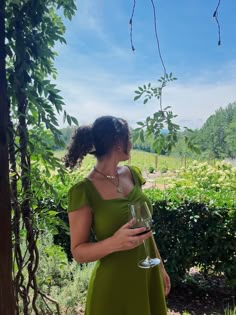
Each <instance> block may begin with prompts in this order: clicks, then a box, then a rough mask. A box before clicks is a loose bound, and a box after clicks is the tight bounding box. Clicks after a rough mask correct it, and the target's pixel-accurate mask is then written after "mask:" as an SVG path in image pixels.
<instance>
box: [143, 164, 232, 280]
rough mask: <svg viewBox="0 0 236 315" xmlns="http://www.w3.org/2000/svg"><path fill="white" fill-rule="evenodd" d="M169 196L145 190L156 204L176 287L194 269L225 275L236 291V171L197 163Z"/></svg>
mask: <svg viewBox="0 0 236 315" xmlns="http://www.w3.org/2000/svg"><path fill="white" fill-rule="evenodd" d="M171 183H172V186H171V187H169V188H168V189H167V190H165V191H160V190H156V189H151V190H145V193H146V194H147V195H148V196H149V197H150V198H151V200H152V201H153V204H154V218H155V221H156V235H155V237H156V239H157V244H158V246H159V247H160V251H161V254H162V256H163V258H164V260H166V264H167V269H168V270H169V273H170V274H171V275H172V278H173V281H174V282H176V283H177V282H178V281H179V279H181V278H183V277H184V275H185V273H186V272H187V271H188V270H189V268H190V267H193V266H201V267H202V268H203V269H204V270H205V271H208V272H209V271H212V272H215V273H219V272H223V273H224V274H225V276H226V277H227V279H228V280H229V282H230V284H231V285H232V286H235V285H236V268H235V266H236V261H235V257H236V252H235V249H236V233H235V226H236V200H235V195H236V168H233V167H232V165H231V164H229V163H225V162H217V163H216V164H215V165H214V166H212V165H208V164H207V163H197V162H194V163H193V164H192V165H191V166H190V167H188V168H186V169H185V168H182V169H181V170H180V171H177V177H176V178H175V179H172V180H171Z"/></svg>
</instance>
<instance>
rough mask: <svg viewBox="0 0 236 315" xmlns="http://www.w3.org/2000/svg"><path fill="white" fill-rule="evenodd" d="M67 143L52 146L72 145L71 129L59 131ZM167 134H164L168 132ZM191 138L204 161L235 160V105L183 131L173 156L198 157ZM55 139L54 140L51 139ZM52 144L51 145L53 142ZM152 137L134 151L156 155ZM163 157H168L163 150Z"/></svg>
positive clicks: (230, 105) (231, 104)
mask: <svg viewBox="0 0 236 315" xmlns="http://www.w3.org/2000/svg"><path fill="white" fill-rule="evenodd" d="M60 131H61V133H62V138H63V140H64V142H65V146H64V147H58V146H56V145H54V146H53V149H64V148H66V147H67V146H68V144H69V143H70V139H71V136H72V134H73V132H74V129H73V128H71V127H67V128H63V129H61V130H60ZM165 132H166V131H163V133H165ZM186 137H188V138H191V141H192V143H193V144H194V145H195V146H196V147H198V148H199V150H200V154H201V157H202V158H211V159H212V158H216V159H217V158H219V159H222V158H235V157H236V102H234V103H230V104H229V105H228V106H227V107H226V108H220V109H218V110H217V111H216V112H215V114H213V115H211V116H210V117H209V118H208V119H207V120H206V122H205V123H204V125H203V126H202V128H200V129H195V130H193V131H192V132H190V131H182V132H179V134H178V141H177V143H176V145H175V147H174V148H173V150H172V154H174V155H178V156H192V157H194V156H196V153H195V152H193V151H191V150H190V149H189V148H188V147H187V145H186V141H185V138H186ZM51 140H52V139H51ZM50 144H51V143H50ZM152 144H153V139H152V137H151V136H148V137H146V138H145V142H142V141H141V140H136V141H135V142H134V143H133V148H134V149H137V150H143V151H146V152H153V153H154V152H155V150H154V149H153V146H152ZM161 154H163V155H165V154H166V152H165V151H164V150H163V151H162V152H161Z"/></svg>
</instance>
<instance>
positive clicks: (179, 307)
mask: <svg viewBox="0 0 236 315" xmlns="http://www.w3.org/2000/svg"><path fill="white" fill-rule="evenodd" d="M193 269H194V268H193ZM167 305H168V309H169V313H168V315H182V314H183V313H184V312H188V313H187V314H191V315H236V291H235V290H233V289H232V288H231V287H229V286H228V285H227V284H226V282H225V279H224V277H223V276H213V275H212V276H209V275H208V276H205V275H204V274H202V273H200V272H194V273H192V274H191V276H190V277H189V281H188V282H185V283H184V282H183V283H182V284H181V285H179V286H178V287H175V288H174V289H173V290H172V291H171V293H170V295H169V297H168V298H167ZM227 309H231V310H233V309H234V314H233V313H225V310H227Z"/></svg>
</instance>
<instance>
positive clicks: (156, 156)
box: [155, 154, 158, 172]
mask: <svg viewBox="0 0 236 315" xmlns="http://www.w3.org/2000/svg"><path fill="white" fill-rule="evenodd" d="M157 170H158V155H157V154H155V171H156V172H157Z"/></svg>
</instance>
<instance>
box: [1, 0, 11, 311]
mask: <svg viewBox="0 0 236 315" xmlns="http://www.w3.org/2000/svg"><path fill="white" fill-rule="evenodd" d="M5 56H6V51H5V1H4V0H0V82H1V84H0V279H1V280H0V315H3V314H4V315H6V314H7V315H14V314H15V298H14V290H13V280H12V241H11V199H10V186H9V162H8V135H7V134H8V125H7V124H8V118H9V106H8V102H7V93H6V62H5Z"/></svg>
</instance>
